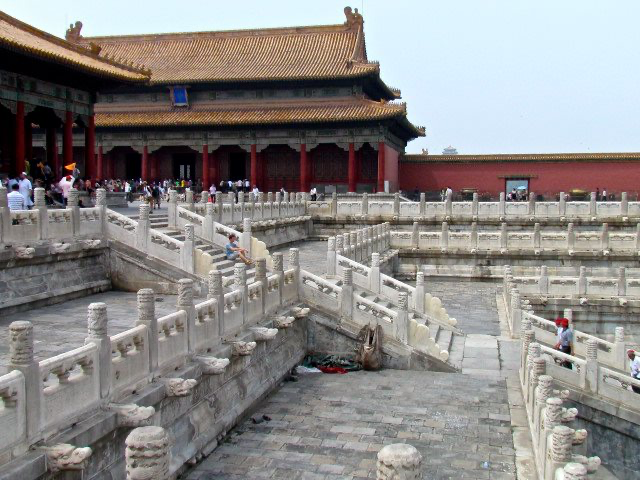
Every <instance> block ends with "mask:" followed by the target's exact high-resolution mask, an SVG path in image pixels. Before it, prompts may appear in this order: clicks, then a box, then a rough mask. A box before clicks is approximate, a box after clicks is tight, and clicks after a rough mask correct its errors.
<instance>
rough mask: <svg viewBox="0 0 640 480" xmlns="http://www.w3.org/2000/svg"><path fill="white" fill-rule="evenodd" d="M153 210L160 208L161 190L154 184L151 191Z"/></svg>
mask: <svg viewBox="0 0 640 480" xmlns="http://www.w3.org/2000/svg"><path fill="white" fill-rule="evenodd" d="M151 208H152V209H154V208H158V209H159V208H160V188H159V187H158V185H157V184H156V183H154V184H153V188H152V189H151Z"/></svg>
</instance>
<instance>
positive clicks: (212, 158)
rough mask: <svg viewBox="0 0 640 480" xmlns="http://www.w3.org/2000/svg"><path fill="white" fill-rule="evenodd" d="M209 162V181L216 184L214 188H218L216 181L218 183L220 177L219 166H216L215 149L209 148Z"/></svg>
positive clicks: (216, 156)
mask: <svg viewBox="0 0 640 480" xmlns="http://www.w3.org/2000/svg"><path fill="white" fill-rule="evenodd" d="M207 149H208V147H207ZM209 164H210V165H211V177H210V178H211V182H212V183H214V184H215V185H216V188H218V183H220V179H219V178H218V172H219V168H218V154H217V152H216V150H211V153H210V154H209Z"/></svg>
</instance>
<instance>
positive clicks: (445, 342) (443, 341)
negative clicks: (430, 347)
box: [433, 328, 453, 352]
mask: <svg viewBox="0 0 640 480" xmlns="http://www.w3.org/2000/svg"><path fill="white" fill-rule="evenodd" d="M452 336H453V332H451V330H445V329H444V328H439V329H438V333H437V335H436V336H435V337H433V338H434V340H435V341H436V343H437V344H438V346H439V347H440V349H441V350H446V351H447V352H448V351H449V348H450V347H451V337H452Z"/></svg>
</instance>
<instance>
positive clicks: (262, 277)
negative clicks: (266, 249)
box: [254, 258, 269, 314]
mask: <svg viewBox="0 0 640 480" xmlns="http://www.w3.org/2000/svg"><path fill="white" fill-rule="evenodd" d="M254 279H255V281H256V282H260V284H261V295H260V299H261V300H262V313H263V314H264V313H266V298H267V291H268V286H269V285H268V282H267V259H266V258H257V259H256V270H255V273H254Z"/></svg>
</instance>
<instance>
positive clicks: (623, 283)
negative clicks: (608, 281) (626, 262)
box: [618, 267, 627, 297]
mask: <svg viewBox="0 0 640 480" xmlns="http://www.w3.org/2000/svg"><path fill="white" fill-rule="evenodd" d="M626 272H627V269H626V268H625V267H618V295H619V296H621V297H624V296H625V295H626V294H627V273H626Z"/></svg>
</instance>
